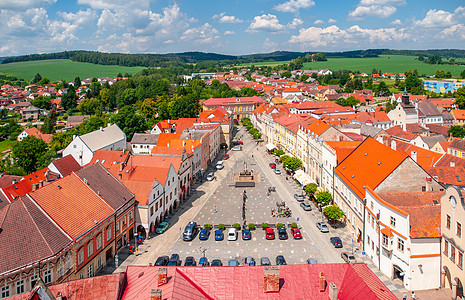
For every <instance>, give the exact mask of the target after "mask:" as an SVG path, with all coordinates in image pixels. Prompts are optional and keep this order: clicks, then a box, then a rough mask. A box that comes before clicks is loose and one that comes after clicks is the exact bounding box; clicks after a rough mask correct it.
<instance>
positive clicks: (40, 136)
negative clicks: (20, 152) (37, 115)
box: [16, 127, 52, 144]
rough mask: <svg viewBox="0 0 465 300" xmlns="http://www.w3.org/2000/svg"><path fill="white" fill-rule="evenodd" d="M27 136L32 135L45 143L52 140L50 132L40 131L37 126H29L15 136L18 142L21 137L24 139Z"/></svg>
mask: <svg viewBox="0 0 465 300" xmlns="http://www.w3.org/2000/svg"><path fill="white" fill-rule="evenodd" d="M28 136H34V137H36V138H38V139H40V140H42V141H44V142H46V143H47V144H48V143H49V142H50V141H51V140H52V134H47V133H42V132H40V131H39V129H37V127H30V128H27V129H24V130H23V131H22V132H21V133H20V134H19V135H18V137H17V138H16V140H18V141H19V142H21V141H22V140H23V139H25V138H26V137H28Z"/></svg>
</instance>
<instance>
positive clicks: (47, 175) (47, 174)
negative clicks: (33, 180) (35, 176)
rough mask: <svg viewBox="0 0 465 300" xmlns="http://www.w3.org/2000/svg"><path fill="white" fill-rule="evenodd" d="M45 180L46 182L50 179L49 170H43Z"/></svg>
mask: <svg viewBox="0 0 465 300" xmlns="http://www.w3.org/2000/svg"><path fill="white" fill-rule="evenodd" d="M45 180H46V181H47V182H48V181H50V172H49V170H47V171H45Z"/></svg>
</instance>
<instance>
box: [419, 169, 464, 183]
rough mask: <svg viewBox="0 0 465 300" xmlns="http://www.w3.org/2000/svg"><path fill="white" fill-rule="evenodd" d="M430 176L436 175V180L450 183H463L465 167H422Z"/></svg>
mask: <svg viewBox="0 0 465 300" xmlns="http://www.w3.org/2000/svg"><path fill="white" fill-rule="evenodd" d="M424 169H425V171H426V172H427V173H428V174H429V175H431V176H432V177H437V181H438V182H440V183H444V184H451V185H465V167H463V166H456V167H432V168H424Z"/></svg>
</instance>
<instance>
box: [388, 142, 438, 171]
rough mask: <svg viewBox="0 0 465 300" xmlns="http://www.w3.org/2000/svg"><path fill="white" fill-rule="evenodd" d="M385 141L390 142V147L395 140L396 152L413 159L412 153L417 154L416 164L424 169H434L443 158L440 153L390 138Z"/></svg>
mask: <svg viewBox="0 0 465 300" xmlns="http://www.w3.org/2000/svg"><path fill="white" fill-rule="evenodd" d="M385 140H387V141H389V142H387V143H388V145H390V144H391V142H390V141H392V140H394V141H395V142H396V151H397V152H399V153H401V154H403V155H408V156H410V157H411V156H412V152H416V155H417V160H416V162H417V164H418V165H420V166H421V167H422V168H428V167H432V166H433V165H434V164H435V163H436V162H437V161H438V160H439V159H440V158H441V156H442V154H440V153H437V152H434V151H430V150H426V149H423V148H420V147H418V146H414V145H412V144H410V143H406V142H404V141H401V140H397V139H390V138H385Z"/></svg>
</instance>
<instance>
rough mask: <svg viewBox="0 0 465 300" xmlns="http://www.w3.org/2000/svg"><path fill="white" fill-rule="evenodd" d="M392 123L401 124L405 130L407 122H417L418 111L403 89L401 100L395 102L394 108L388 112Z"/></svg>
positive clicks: (394, 124)
mask: <svg viewBox="0 0 465 300" xmlns="http://www.w3.org/2000/svg"><path fill="white" fill-rule="evenodd" d="M388 117H389V119H391V120H392V125H393V126H396V125H401V126H402V128H403V129H404V130H405V128H406V125H407V124H413V123H418V113H417V109H416V108H415V106H414V105H413V104H412V103H411V102H410V96H409V95H408V94H407V91H405V92H404V93H403V94H402V101H401V102H399V103H397V106H396V108H395V109H393V110H391V111H390V112H388Z"/></svg>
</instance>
